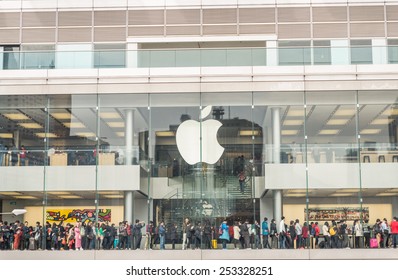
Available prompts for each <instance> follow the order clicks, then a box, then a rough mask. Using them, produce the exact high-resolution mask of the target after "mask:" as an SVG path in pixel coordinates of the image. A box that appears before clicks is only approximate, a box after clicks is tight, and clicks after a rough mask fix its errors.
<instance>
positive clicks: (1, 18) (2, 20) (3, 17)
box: [0, 13, 21, 27]
mask: <svg viewBox="0 0 398 280" xmlns="http://www.w3.org/2000/svg"><path fill="white" fill-rule="evenodd" d="M20 15H21V14H20V13H0V27H19V25H20Z"/></svg>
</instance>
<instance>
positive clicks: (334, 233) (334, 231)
mask: <svg viewBox="0 0 398 280" xmlns="http://www.w3.org/2000/svg"><path fill="white" fill-rule="evenodd" d="M329 233H330V238H331V243H330V245H331V248H337V244H338V240H339V238H338V235H337V223H336V222H335V221H334V220H333V221H332V226H331V227H330V228H329Z"/></svg>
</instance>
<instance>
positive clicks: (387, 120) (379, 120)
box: [370, 119, 393, 125]
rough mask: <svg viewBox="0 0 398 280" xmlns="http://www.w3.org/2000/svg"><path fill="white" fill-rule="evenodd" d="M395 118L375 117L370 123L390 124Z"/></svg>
mask: <svg viewBox="0 0 398 280" xmlns="http://www.w3.org/2000/svg"><path fill="white" fill-rule="evenodd" d="M392 121H393V120H392V119H375V120H373V121H372V122H371V123H370V124H372V125H387V124H390V123H391V122H392Z"/></svg>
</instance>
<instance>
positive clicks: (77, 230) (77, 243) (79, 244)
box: [74, 222, 83, 251]
mask: <svg viewBox="0 0 398 280" xmlns="http://www.w3.org/2000/svg"><path fill="white" fill-rule="evenodd" d="M74 232H75V249H76V251H77V250H83V248H82V237H81V235H80V223H79V222H77V223H76V226H75V228H74Z"/></svg>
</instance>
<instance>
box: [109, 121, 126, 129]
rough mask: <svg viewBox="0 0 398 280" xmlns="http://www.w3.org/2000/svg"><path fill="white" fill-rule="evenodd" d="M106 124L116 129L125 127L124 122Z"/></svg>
mask: <svg viewBox="0 0 398 280" xmlns="http://www.w3.org/2000/svg"><path fill="white" fill-rule="evenodd" d="M106 123H107V124H108V125H109V127H114V128H117V127H124V122H106Z"/></svg>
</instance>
